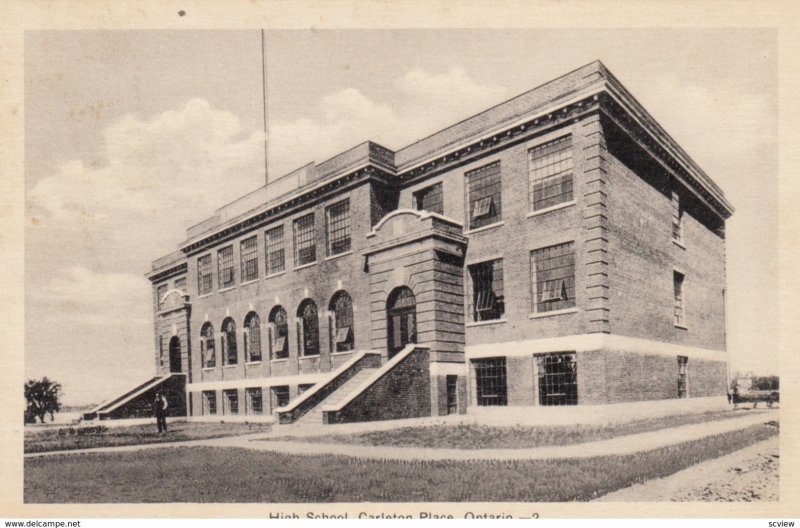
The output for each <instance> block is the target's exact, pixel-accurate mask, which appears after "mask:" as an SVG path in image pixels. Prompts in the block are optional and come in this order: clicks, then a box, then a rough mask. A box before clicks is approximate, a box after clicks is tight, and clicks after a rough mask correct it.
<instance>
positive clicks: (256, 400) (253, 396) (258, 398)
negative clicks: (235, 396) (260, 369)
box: [245, 387, 264, 414]
mask: <svg viewBox="0 0 800 528" xmlns="http://www.w3.org/2000/svg"><path fill="white" fill-rule="evenodd" d="M245 393H246V394H247V414H264V398H263V396H262V393H261V388H260V387H253V388H249V389H245Z"/></svg>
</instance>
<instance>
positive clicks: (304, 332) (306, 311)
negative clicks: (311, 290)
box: [297, 299, 319, 356]
mask: <svg viewBox="0 0 800 528" xmlns="http://www.w3.org/2000/svg"><path fill="white" fill-rule="evenodd" d="M297 318H298V322H297V324H298V325H299V332H298V333H297V334H298V335H297V338H298V341H300V338H301V337H302V342H299V343H298V345H299V346H298V348H299V349H300V350H301V351H302V354H303V355H304V356H318V355H319V317H318V316H317V305H316V303H314V301H312V300H311V299H306V300H305V301H303V302H302V303H300V307H299V308H298V309H297Z"/></svg>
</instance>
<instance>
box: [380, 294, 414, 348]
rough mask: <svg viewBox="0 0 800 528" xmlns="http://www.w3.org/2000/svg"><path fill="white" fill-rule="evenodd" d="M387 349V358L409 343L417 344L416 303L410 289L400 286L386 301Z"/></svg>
mask: <svg viewBox="0 0 800 528" xmlns="http://www.w3.org/2000/svg"><path fill="white" fill-rule="evenodd" d="M386 329H387V336H386V337H387V340H388V343H387V348H388V349H389V358H391V357H392V356H394V355H395V354H397V353H398V352H400V351H401V350H402V349H403V347H404V346H406V345H407V344H409V343H416V342H417V301H416V299H415V298H414V292H413V291H411V289H409V288H406V287H405V286H401V287H400V288H396V289H395V290H394V291H392V293H390V294H389V299H388V300H387V301H386Z"/></svg>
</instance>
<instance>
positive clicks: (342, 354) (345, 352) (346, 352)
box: [312, 350, 355, 357]
mask: <svg viewBox="0 0 800 528" xmlns="http://www.w3.org/2000/svg"><path fill="white" fill-rule="evenodd" d="M353 352H355V350H345V351H344V352H331V356H346V355H347V354H352V353H353ZM312 357H313V356H312Z"/></svg>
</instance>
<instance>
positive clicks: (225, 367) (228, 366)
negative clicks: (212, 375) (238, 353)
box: [222, 363, 239, 369]
mask: <svg viewBox="0 0 800 528" xmlns="http://www.w3.org/2000/svg"><path fill="white" fill-rule="evenodd" d="M238 366H239V364H238V363H234V364H233V365H222V368H224V369H232V368H236V367H238Z"/></svg>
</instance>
